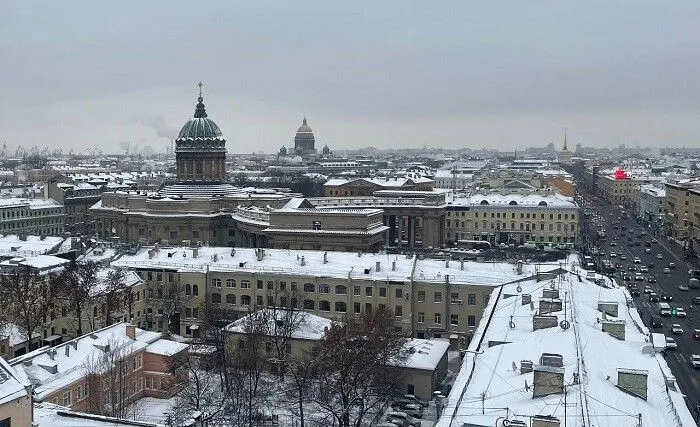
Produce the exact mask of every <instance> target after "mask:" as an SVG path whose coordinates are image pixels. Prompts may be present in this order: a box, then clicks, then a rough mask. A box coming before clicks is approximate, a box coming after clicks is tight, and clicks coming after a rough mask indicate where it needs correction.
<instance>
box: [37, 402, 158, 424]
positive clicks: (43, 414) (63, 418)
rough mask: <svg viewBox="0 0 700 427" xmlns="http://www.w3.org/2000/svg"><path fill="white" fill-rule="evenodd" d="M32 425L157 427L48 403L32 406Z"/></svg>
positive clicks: (142, 422)
mask: <svg viewBox="0 0 700 427" xmlns="http://www.w3.org/2000/svg"><path fill="white" fill-rule="evenodd" d="M34 423H35V424H33V425H36V426H37V427H134V426H136V427H159V426H161V424H155V423H150V422H144V421H135V420H127V419H120V418H114V417H107V416H104V415H95V414H87V413H83V412H76V411H71V410H70V409H69V408H66V407H63V406H59V405H55V404H53V403H49V402H40V403H35V404H34Z"/></svg>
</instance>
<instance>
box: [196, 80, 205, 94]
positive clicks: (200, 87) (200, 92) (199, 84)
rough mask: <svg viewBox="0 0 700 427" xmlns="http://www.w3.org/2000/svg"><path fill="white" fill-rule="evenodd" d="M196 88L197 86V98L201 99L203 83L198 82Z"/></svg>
mask: <svg viewBox="0 0 700 427" xmlns="http://www.w3.org/2000/svg"><path fill="white" fill-rule="evenodd" d="M197 86H199V97H200V98H201V97H202V86H204V83H202V82H201V81H200V82H199V83H197Z"/></svg>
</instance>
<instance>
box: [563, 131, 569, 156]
mask: <svg viewBox="0 0 700 427" xmlns="http://www.w3.org/2000/svg"><path fill="white" fill-rule="evenodd" d="M564 151H569V149H568V148H567V147H566V129H564Z"/></svg>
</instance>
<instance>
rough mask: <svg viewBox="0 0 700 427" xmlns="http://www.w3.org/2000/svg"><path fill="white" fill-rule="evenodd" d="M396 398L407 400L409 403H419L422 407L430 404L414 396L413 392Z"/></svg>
mask: <svg viewBox="0 0 700 427" xmlns="http://www.w3.org/2000/svg"><path fill="white" fill-rule="evenodd" d="M398 400H405V401H407V402H409V403H417V404H419V405H420V406H422V407H423V408H427V407H428V406H430V404H429V403H428V402H426V401H425V400H423V399H419V398H417V397H416V396H415V395H413V394H405V395H404V396H403V397H402V398H401V399H398Z"/></svg>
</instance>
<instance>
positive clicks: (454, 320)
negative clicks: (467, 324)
mask: <svg viewBox="0 0 700 427" xmlns="http://www.w3.org/2000/svg"><path fill="white" fill-rule="evenodd" d="M450 325H452V326H458V325H459V314H450Z"/></svg>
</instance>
